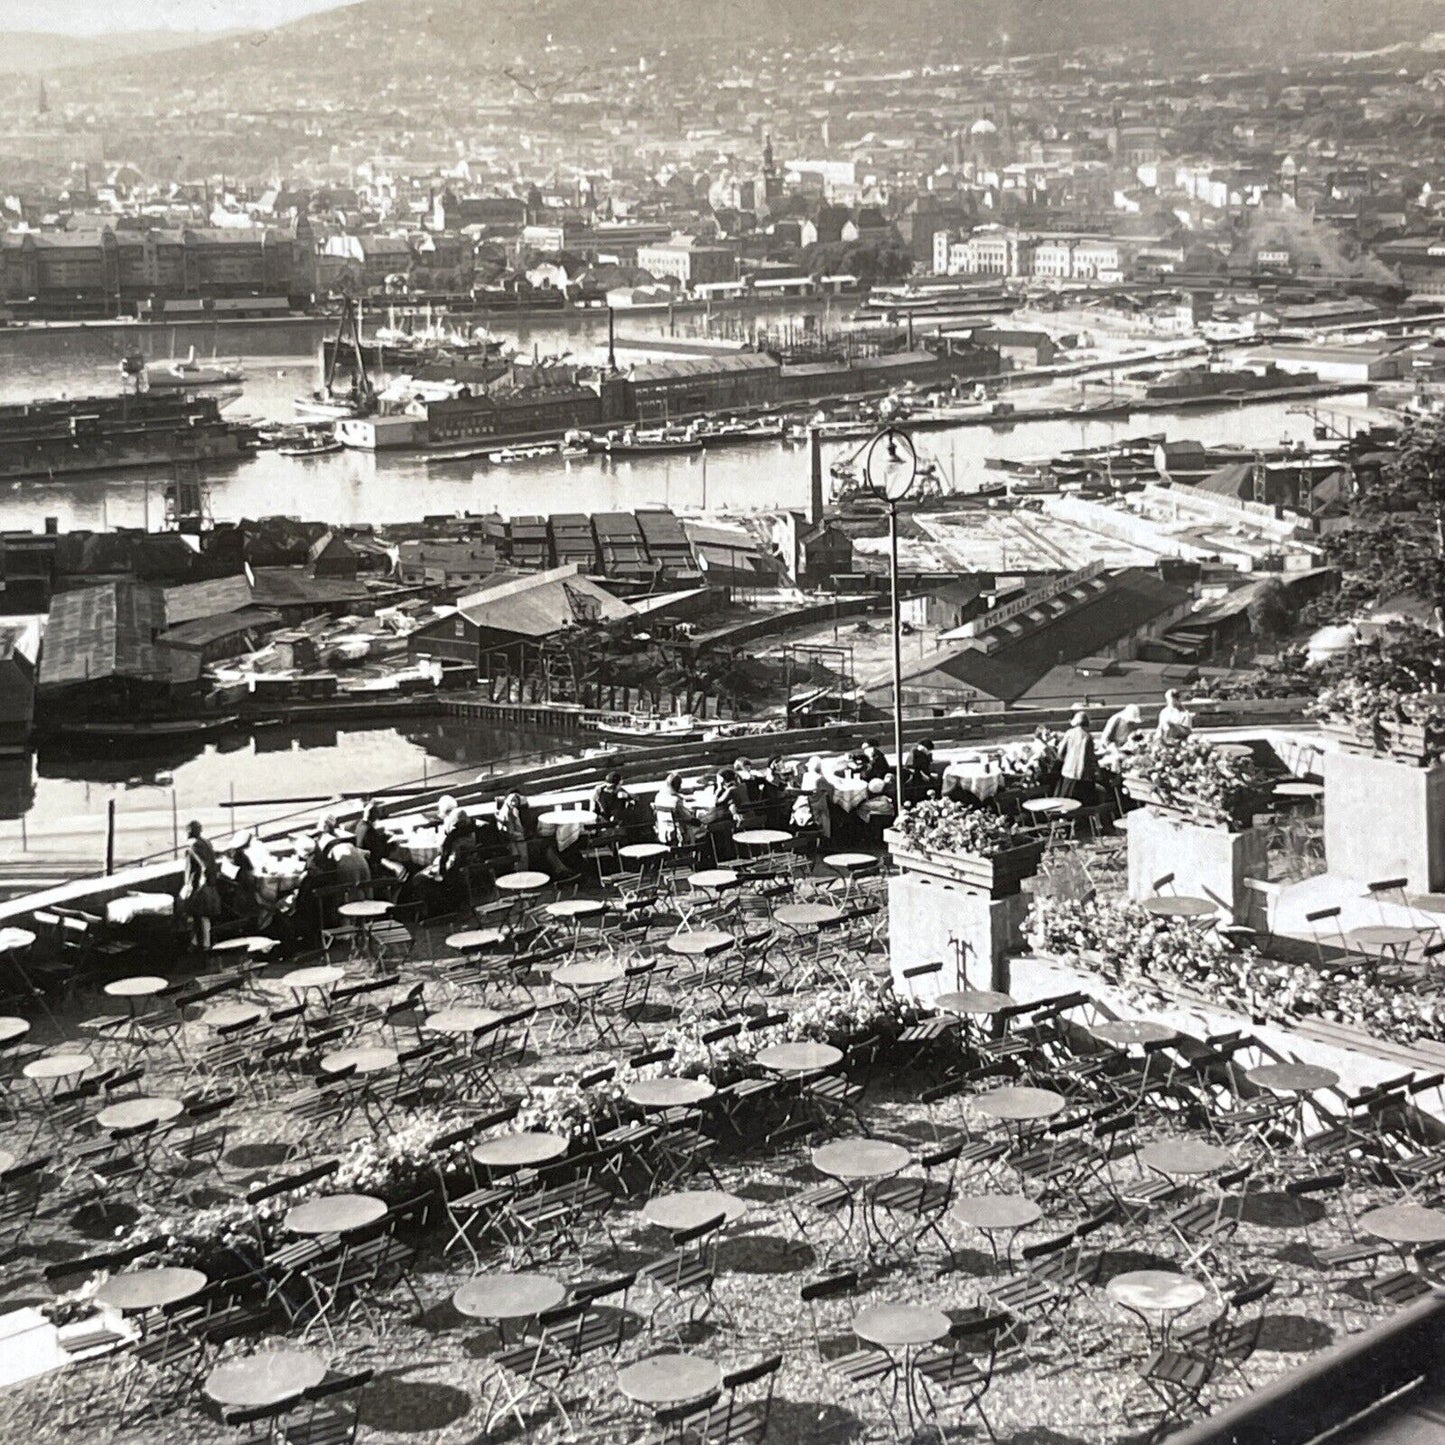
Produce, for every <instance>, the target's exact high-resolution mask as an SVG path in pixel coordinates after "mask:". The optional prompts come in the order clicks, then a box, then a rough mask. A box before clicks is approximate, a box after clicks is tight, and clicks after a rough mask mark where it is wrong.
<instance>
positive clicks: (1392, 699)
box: [1305, 678, 1404, 723]
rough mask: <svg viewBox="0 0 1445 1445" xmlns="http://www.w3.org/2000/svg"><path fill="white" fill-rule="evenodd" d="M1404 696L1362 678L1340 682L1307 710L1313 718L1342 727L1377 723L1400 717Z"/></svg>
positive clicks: (1325, 688) (1313, 700)
mask: <svg viewBox="0 0 1445 1445" xmlns="http://www.w3.org/2000/svg"><path fill="white" fill-rule="evenodd" d="M1403 697H1404V694H1402V693H1401V692H1400V691H1399V690H1398V689H1397V688H1394V687H1391V686H1389V685H1388V684H1384V683H1378V682H1367V681H1365V680H1364V679H1363V678H1341V679H1340V680H1339V681H1338V682H1333V683H1331V684H1330V685H1329V686H1328V687H1324V688H1321V689H1320V694H1319V696H1318V697H1316V698H1312V699H1311V700H1310V702H1309V703H1308V704H1307V705H1306V707H1305V712H1306V713H1308V714H1309V716H1311V717H1316V718H1321V719H1328V720H1332V721H1337V722H1343V723H1378V722H1382V721H1386V720H1390V721H1397V720H1398V719H1399V718H1400V717H1401V715H1402V714H1401V703H1402V701H1403Z"/></svg>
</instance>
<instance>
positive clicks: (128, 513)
mask: <svg viewBox="0 0 1445 1445" xmlns="http://www.w3.org/2000/svg"><path fill="white" fill-rule="evenodd" d="M519 340H521V341H523V343H524V344H526V347H527V349H528V350H530V349H531V345H530V343H528V340H527V337H526V336H525V335H524V336H522V337H520V338H519ZM531 340H532V341H534V342H535V344H536V345H537V346H538V347H539V349H540V350H541V351H542V352H543V353H544V354H546V353H548V352H551V353H554V354H556V353H561V352H564V351H571V352H573V353H574V354H576V353H579V352H586V353H587V354H588V355H589V356H590V354H591V348H593V347H595V346H596V344H597V340H598V338H597V336H596V335H592V334H588V333H582V334H581V335H579V334H577V333H576V332H563V331H560V330H539V331H537V332H536V333H535V335H534V336H532V338H531ZM97 346H98V349H100V350H102V351H107V348H105V347H103V346H101V344H100V342H99V339H97ZM242 360H243V364H244V367H245V371H246V384H245V391H244V394H243V395H242V397H241V398H240V400H239V401H237V402H234V403H233V404H232V406H231V408H230V410H231V411H232V412H233V413H238V414H245V415H250V416H258V417H265V418H267V419H269V420H277V421H288V420H293V419H294V418H293V414H292V406H291V404H292V401H293V399H294V398H295V397H296V396H298V395H301V394H304V393H305V392H307V391H309V390H310V389H311V388H312V387H313V386H314V385H315V379H316V378H315V366H314V363H312V362H309V361H303V360H301V359H299V358H296V357H246V358H243V359H242ZM118 380H119V378H118V375H117V371H116V363H115V362H114V361H113V360H111V359H110V358H109V356H108V352H107V354H105V355H97V356H95V357H94V358H93V359H89V360H87V359H82V358H81V357H78V356H76V355H74V354H73V352H72V353H68V354H67V355H65V356H63V357H57V356H51V355H47V354H45V353H44V352H39V353H37V354H35V355H30V354H23V355H19V356H14V355H12V356H10V357H8V358H7V359H6V361H5V363H4V365H3V369H0V401H13V400H22V399H24V398H26V397H33V396H37V395H56V394H59V393H61V392H68V393H70V394H71V395H76V394H79V393H81V392H83V391H85V390H93V389H96V388H104V389H107V390H109V389H113V388H114V387H116V385H117V384H118ZM1094 395H1095V397H1097V393H1094ZM1361 400H1363V396H1345V397H1335V398H1330V399H1329V401H1328V403H1327V404H1328V405H1334V404H1340V403H1346V402H1358V401H1361ZM1311 425H1312V423H1311V421H1310V419H1309V418H1308V417H1307V416H1304V415H1300V414H1296V413H1295V412H1294V411H1292V404H1291V403H1288V402H1283V401H1280V402H1266V403H1263V404H1260V405H1250V406H1244V407H1240V406H1233V405H1231V406H1227V407H1222V408H1219V409H1210V410H1191V411H1186V412H1181V413H1174V412H1167V411H1151V412H1144V413H1140V414H1138V415H1135V416H1131V417H1122V418H1115V419H1113V420H1107V421H1091V422H1075V421H1048V422H1027V423H1021V424H1018V425H1014V426H1010V425H1007V424H1006V423H1000V424H997V425H988V426H964V427H956V428H950V429H945V430H936V431H926V432H920V433H919V434H918V437H917V441H918V450H919V454H920V455H921V456H923V457H925V458H933V459H935V460H936V461H937V462H938V464H939V469H940V471H941V472H942V474H943V476H944V478H945V485H948V483H950V482H951V489H953V490H959V491H971V490H973V489H974V488H976V487H977V486H978V485H979V484H980V483H981V482H982V481H983V480H984V478H985V476H986V463H987V461H988V459H989V458H990V457H1001V458H1006V459H1010V460H1019V459H1026V458H1031V457H1038V456H1044V455H1049V454H1052V453H1054V452H1059V451H1065V450H1068V449H1071V448H1076V447H1088V446H1101V445H1104V444H1105V443H1107V442H1110V441H1117V440H1119V439H1122V438H1124V437H1130V436H1137V435H1141V434H1146V433H1158V432H1164V433H1167V435H1168V436H1169V438H1170V440H1173V441H1178V440H1184V439H1196V440H1199V441H1208V442H1212V443H1217V444H1220V445H1226V446H1239V447H1255V446H1275V445H1278V444H1279V443H1280V442H1281V441H1282V440H1284V439H1286V438H1288V439H1290V440H1307V439H1308V438H1309V436H1310V431H1311ZM856 450H857V443H856V442H843V443H837V444H829V445H827V446H825V448H824V453H825V460H826V461H828V462H830V463H831V462H832V461H836V460H838V459H840V458H843V457H847V456H851V455H852V454H853V453H854V452H855V451H856ZM205 476H206V480H207V483H208V486H209V489H210V501H211V510H212V513H213V515H214V516H215V517H216V518H217V520H236V519H239V518H241V517H260V516H267V515H273V514H277V513H286V514H290V515H293V516H299V517H303V518H307V519H316V520H322V521H327V522H337V523H342V524H353V523H358V522H373V523H378V524H381V523H387V522H407V521H416V520H418V519H420V518H421V517H423V516H427V515H436V514H456V513H461V512H490V511H498V512H501V513H502V514H503V515H506V516H513V515H519V514H535V513H546V512H575V511H592V512H602V511H632V510H635V509H636V508H638V507H648V506H667V507H671V508H672V509H673V510H674V511H676V512H680V513H697V512H703V511H713V512H728V511H731V512H748V511H766V510H769V509H773V508H778V507H800V506H804V505H806V503H807V495H808V463H807V450H806V448H804V447H794V446H784V445H781V444H779V443H776V442H761V443H756V444H752V443H749V444H746V445H731V446H727V447H723V448H720V449H717V450H713V451H711V452H705V453H702V454H691V455H680V456H679V455H673V456H657V457H639V458H632V459H628V460H618V461H613V460H610V459H606V458H602V457H596V456H593V457H584V458H580V459H577V460H564V459H563V458H561V457H556V456H550V457H542V458H537V459H535V460H532V461H524V462H513V463H510V464H508V465H495V464H492V463H489V462H486V461H485V460H475V459H473V460H466V461H451V462H446V461H437V460H429V459H428V458H427V457H425V456H424V455H422V454H420V453H416V452H395V453H388V452H382V453H369V452H358V451H345V452H341V453H333V454H331V455H327V456H319V457H311V458H299V457H283V456H280V455H279V454H278V453H276V452H274V451H268V452H262V453H260V454H258V455H256V456H254V457H249V458H246V459H244V460H241V461H238V462H233V463H227V464H225V465H222V466H217V467H212V468H209V469H208V470H207V472H206V473H205ZM166 480H167V478H166V476H165V475H164V469H159V470H157V471H147V470H138V471H135V472H129V473H120V474H116V475H111V476H104V475H98V476H95V477H86V478H67V479H65V480H63V481H55V482H45V481H23V482H14V483H10V484H7V485H5V486H3V487H0V528H25V529H32V530H38V529H39V528H40V526H41V525H42V522H43V519H44V518H46V517H55V518H57V519H58V522H59V525H60V526H61V528H63V529H65V530H70V529H72V528H91V529H102V528H105V527H117V526H128V527H138V526H142V525H144V524H145V522H146V519H147V516H149V519H150V522H151V525H153V526H155V525H159V522H160V518H161V515H162V506H163V503H162V490H163V487H164V484H165V482H166Z"/></svg>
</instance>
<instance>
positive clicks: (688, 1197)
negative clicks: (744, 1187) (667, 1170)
mask: <svg viewBox="0 0 1445 1445" xmlns="http://www.w3.org/2000/svg"><path fill="white" fill-rule="evenodd" d="M747 1212H748V1202H747V1200H746V1199H739V1198H738V1197H737V1195H736V1194H726V1193H724V1192H723V1191H722V1190H721V1189H681V1190H679V1191H678V1192H677V1193H676V1194H659V1195H657V1196H655V1197H654V1198H652V1199H649V1200H648V1201H647V1203H646V1204H644V1205H643V1206H642V1217H643V1218H644V1219H645V1220H646V1221H647V1222H648V1223H649V1224H655V1225H657V1226H658V1227H659V1228H660V1229H668V1230H671V1231H672V1232H673V1233H674V1234H676V1233H677V1232H678V1231H680V1230H684V1229H696V1228H697V1226H698V1225H700V1224H706V1223H707V1221H708V1220H709V1219H716V1218H717V1217H718V1215H719V1214H721V1215H722V1217H723V1224H724V1225H728V1224H732V1223H733V1222H734V1221H736V1220H739V1219H741V1218H742V1217H743V1215H744V1214H746V1213H747Z"/></svg>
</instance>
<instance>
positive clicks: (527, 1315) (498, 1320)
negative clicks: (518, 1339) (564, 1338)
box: [452, 1270, 567, 1343]
mask: <svg viewBox="0 0 1445 1445" xmlns="http://www.w3.org/2000/svg"><path fill="white" fill-rule="evenodd" d="M566 1298H567V1286H566V1285H565V1284H563V1283H562V1281H561V1280H559V1279H553V1278H552V1276H551V1275H549V1274H538V1273H537V1272H535V1271H533V1270H524V1271H521V1272H517V1273H513V1272H511V1271H509V1270H496V1271H489V1272H488V1273H487V1274H484V1275H479V1276H478V1277H477V1278H476V1279H469V1280H468V1281H467V1282H466V1283H465V1284H464V1285H462V1286H461V1287H460V1288H459V1289H458V1290H457V1291H456V1292H455V1293H454V1294H453V1295H452V1307H453V1308H454V1309H455V1310H456V1311H457V1313H458V1314H463V1315H466V1316H467V1317H468V1318H469V1319H474V1320H487V1321H488V1322H490V1323H491V1324H494V1325H496V1326H497V1333H498V1334H499V1335H500V1336H501V1337H502V1341H503V1343H505V1342H506V1338H507V1333H506V1327H507V1325H508V1324H509V1323H510V1322H511V1321H513V1320H531V1319H536V1317H537V1316H538V1315H540V1314H545V1313H546V1312H547V1311H548V1310H553V1309H556V1308H557V1306H558V1305H560V1304H561V1303H562V1301H563V1300H565V1299H566Z"/></svg>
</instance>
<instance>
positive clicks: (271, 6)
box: [0, 0, 356, 35]
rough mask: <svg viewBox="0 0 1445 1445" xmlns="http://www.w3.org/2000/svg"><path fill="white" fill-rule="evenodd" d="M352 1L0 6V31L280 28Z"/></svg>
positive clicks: (15, 1) (17, 2)
mask: <svg viewBox="0 0 1445 1445" xmlns="http://www.w3.org/2000/svg"><path fill="white" fill-rule="evenodd" d="M354 3H356V0H0V30H41V31H48V32H53V33H55V34H61V35H107V34H117V33H121V32H124V31H133V30H176V31H182V32H184V31H191V30H195V31H211V30H244V29H255V28H258V27H263V26H270V25H284V24H286V22H287V21H290V20H299V19H300V18H301V17H302V16H304V15H311V14H314V13H315V12H317V11H318V10H334V9H337V8H338V7H339V6H341V5H346V4H354Z"/></svg>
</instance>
